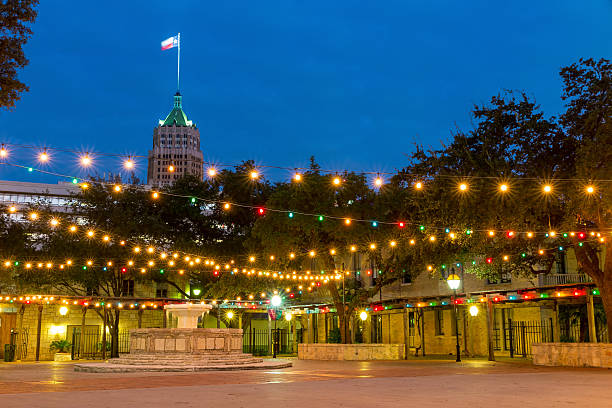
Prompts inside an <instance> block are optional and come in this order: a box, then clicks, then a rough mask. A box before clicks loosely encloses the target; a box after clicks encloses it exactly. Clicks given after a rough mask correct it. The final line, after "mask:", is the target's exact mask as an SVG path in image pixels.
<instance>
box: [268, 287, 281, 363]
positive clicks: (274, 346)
mask: <svg viewBox="0 0 612 408" xmlns="http://www.w3.org/2000/svg"><path fill="white" fill-rule="evenodd" d="M281 303H283V299H282V298H281V297H280V296H278V295H274V296H272V298H270V304H271V305H272V307H273V308H274V336H272V358H276V349H277V347H278V330H277V329H276V320H277V315H276V314H277V313H278V307H279V306H280V305H281Z"/></svg>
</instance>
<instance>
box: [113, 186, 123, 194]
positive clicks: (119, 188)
mask: <svg viewBox="0 0 612 408" xmlns="http://www.w3.org/2000/svg"><path fill="white" fill-rule="evenodd" d="M113 190H115V192H116V193H118V192H120V191H121V186H120V185H118V184H117V185H115V186H114V187H113Z"/></svg>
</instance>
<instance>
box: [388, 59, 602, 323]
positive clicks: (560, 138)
mask: <svg viewBox="0 0 612 408" xmlns="http://www.w3.org/2000/svg"><path fill="white" fill-rule="evenodd" d="M561 75H562V78H563V81H564V94H563V98H564V100H566V102H567V110H566V111H565V113H564V114H563V115H562V116H561V120H557V119H556V118H554V117H551V118H546V117H545V116H544V114H543V113H542V112H541V110H540V109H539V107H538V106H537V105H536V104H535V103H534V102H533V101H531V100H530V99H529V98H528V97H527V96H526V95H525V94H519V95H516V94H514V93H512V92H506V93H504V94H502V95H499V96H496V97H493V98H492V99H491V102H490V104H487V105H484V106H475V107H474V111H473V113H474V119H475V122H476V125H475V128H474V129H473V130H471V131H469V132H467V133H463V132H458V133H457V134H455V135H454V137H453V140H452V142H451V143H450V144H449V145H448V146H444V147H443V148H442V149H440V150H436V151H424V150H423V149H421V148H419V149H418V150H417V152H416V153H415V154H414V155H413V160H412V163H411V165H410V166H408V167H407V168H406V169H404V170H403V171H402V172H401V173H400V174H399V176H398V177H399V178H400V180H401V182H403V183H404V184H405V185H406V186H409V185H411V184H412V183H414V182H415V181H417V180H424V181H427V182H426V184H425V188H424V189H423V190H422V191H413V192H412V194H410V195H409V197H408V198H407V199H406V200H405V201H404V202H403V205H404V206H405V207H410V210H411V214H412V220H419V222H421V223H423V224H424V225H425V226H426V229H425V231H424V232H425V233H426V234H428V233H431V234H435V235H438V237H440V236H441V237H442V239H439V240H437V242H438V244H437V245H435V246H433V245H431V246H427V245H421V246H418V247H417V248H415V252H418V256H417V257H416V258H415V259H421V260H422V261H421V262H420V264H419V265H418V267H419V268H421V270H425V268H426V264H428V263H429V264H431V265H433V266H435V269H437V270H434V272H438V271H439V270H440V269H441V268H442V265H452V264H454V263H455V262H460V263H461V264H462V265H465V266H466V268H467V270H468V271H470V272H473V273H476V274H478V275H479V276H482V277H485V276H494V275H497V274H499V272H500V271H501V270H508V271H510V270H511V271H513V272H514V273H518V274H524V275H531V276H533V274H536V273H547V272H549V271H550V268H551V267H552V264H553V262H554V261H555V259H556V257H557V256H558V253H559V252H560V251H566V250H567V249H568V248H570V247H571V248H573V250H574V252H575V254H576V257H577V259H578V264H579V267H580V268H581V270H582V271H583V272H585V273H587V274H588V275H589V276H590V277H591V278H592V279H593V280H594V282H595V283H596V284H597V285H598V287H599V289H600V292H601V297H602V301H603V305H604V309H605V311H606V315H607V321H608V328H609V330H610V332H612V253H611V252H610V251H611V248H610V245H609V244H608V245H605V244H602V243H601V238H604V237H603V236H602V237H600V236H597V235H595V236H594V237H592V236H590V235H587V236H586V237H583V235H582V234H578V233H577V234H574V235H573V236H572V235H569V234H568V236H560V235H556V236H553V235H552V234H546V235H545V234H539V235H538V234H536V235H535V236H531V237H530V236H528V235H527V234H526V232H527V231H540V232H542V231H576V232H578V231H583V232H589V231H593V232H598V233H604V234H605V232H608V231H610V230H611V226H612V225H611V224H610V222H611V216H612V214H611V211H612V206H611V201H610V200H611V197H610V194H611V191H610V188H609V185H608V184H607V183H609V180H610V179H612V173H611V170H610V167H609V166H608V163H609V161H610V158H611V155H612V149H611V148H610V146H612V136H611V128H610V118H612V109H611V102H610V101H611V99H612V86H611V82H610V77H611V75H612V69H611V65H610V62H609V61H606V60H600V61H598V62H595V61H593V60H586V61H583V60H581V61H580V62H579V63H577V64H573V65H571V66H569V67H566V68H563V69H562V70H561ZM606 180H607V181H606ZM460 184H464V185H465V188H464V189H463V190H461V189H459V185H460ZM502 184H503V185H506V191H502V190H500V186H501V185H502ZM545 185H549V186H550V191H548V192H546V191H544V190H543V187H544V186H545ZM587 187H591V188H592V189H588V190H587ZM447 228H448V229H449V233H447V232H446V229H447ZM489 229H490V230H496V231H498V232H497V233H495V235H494V236H493V237H491V236H489V235H488V234H487V230H489ZM499 230H506V231H507V232H506V233H505V234H504V233H499ZM468 231H472V232H473V233H468ZM510 231H517V232H519V231H520V232H521V233H520V234H518V233H517V234H510ZM450 232H452V233H453V234H454V236H455V238H452V236H451V235H450ZM412 233H413V234H415V235H416V236H419V237H421V238H424V234H419V231H416V230H415V231H413V232H412ZM606 238H607V237H606ZM540 251H542V252H540ZM604 254H605V264H603V267H601V266H600V265H602V262H601V258H602V257H604ZM485 259H487V261H486V262H484V260H485ZM474 261H477V262H476V265H472V262H474Z"/></svg>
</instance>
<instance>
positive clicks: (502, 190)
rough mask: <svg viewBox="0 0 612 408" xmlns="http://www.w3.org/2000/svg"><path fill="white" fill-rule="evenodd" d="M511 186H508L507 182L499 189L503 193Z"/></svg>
mask: <svg viewBox="0 0 612 408" xmlns="http://www.w3.org/2000/svg"><path fill="white" fill-rule="evenodd" d="M509 188H510V187H508V185H507V184H505V183H504V184H500V185H499V191H501V192H502V193H505V192H506V191H508V189H509Z"/></svg>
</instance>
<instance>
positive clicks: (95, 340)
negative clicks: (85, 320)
mask: <svg viewBox="0 0 612 408" xmlns="http://www.w3.org/2000/svg"><path fill="white" fill-rule="evenodd" d="M102 337H103V336H102V329H100V328H99V327H85V330H83V334H82V335H81V328H80V327H76V328H75V329H74V331H73V332H72V341H71V343H72V348H71V352H70V353H71V355H72V359H73V360H78V359H91V360H95V359H101V358H102V356H103V353H102V350H103V348H104V344H103V341H102ZM81 343H82V345H81ZM110 351H111V336H110V333H106V353H104V354H105V355H106V357H110ZM129 352H130V331H129V329H121V330H119V353H120V354H122V353H129Z"/></svg>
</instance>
